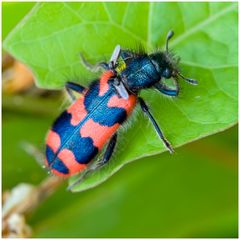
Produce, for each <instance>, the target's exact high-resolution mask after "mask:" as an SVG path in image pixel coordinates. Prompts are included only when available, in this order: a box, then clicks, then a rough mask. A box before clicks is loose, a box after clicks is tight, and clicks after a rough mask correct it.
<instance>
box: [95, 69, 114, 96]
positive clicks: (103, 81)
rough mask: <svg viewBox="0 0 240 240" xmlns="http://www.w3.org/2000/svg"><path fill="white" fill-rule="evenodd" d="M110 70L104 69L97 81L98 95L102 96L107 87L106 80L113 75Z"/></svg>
mask: <svg viewBox="0 0 240 240" xmlns="http://www.w3.org/2000/svg"><path fill="white" fill-rule="evenodd" d="M113 76H114V74H113V72H112V71H106V72H104V73H103V74H102V76H101V79H100V81H99V96H103V95H104V94H105V93H106V92H107V91H108V89H109V85H108V80H109V79H110V78H111V77H113Z"/></svg>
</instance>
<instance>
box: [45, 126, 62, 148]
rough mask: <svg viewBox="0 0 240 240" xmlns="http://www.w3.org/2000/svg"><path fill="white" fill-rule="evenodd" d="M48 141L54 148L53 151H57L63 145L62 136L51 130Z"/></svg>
mask: <svg viewBox="0 0 240 240" xmlns="http://www.w3.org/2000/svg"><path fill="white" fill-rule="evenodd" d="M46 143H47V145H48V146H49V147H50V148H51V149H52V150H53V152H56V151H57V150H58V148H59V147H60V145H61V139H60V136H59V135H58V133H56V132H54V131H53V130H50V131H49V133H48V136H47V140H46Z"/></svg>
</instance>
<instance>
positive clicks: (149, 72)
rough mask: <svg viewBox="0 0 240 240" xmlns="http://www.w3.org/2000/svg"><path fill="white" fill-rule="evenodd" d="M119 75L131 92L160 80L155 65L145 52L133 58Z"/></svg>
mask: <svg viewBox="0 0 240 240" xmlns="http://www.w3.org/2000/svg"><path fill="white" fill-rule="evenodd" d="M120 75H121V79H122V81H123V82H124V85H125V86H126V87H127V88H128V90H129V91H131V92H137V91H139V90H141V89H144V88H149V87H152V86H153V85H154V84H155V83H156V82H158V81H159V80H160V76H159V74H158V72H157V70H156V67H155V66H154V64H153V62H152V61H151V59H150V58H149V57H148V55H147V54H146V55H143V56H139V57H137V58H134V59H133V60H132V61H131V62H130V63H129V64H128V66H127V68H125V69H124V70H123V71H122V72H121V73H120Z"/></svg>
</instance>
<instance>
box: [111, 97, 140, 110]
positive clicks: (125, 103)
mask: <svg viewBox="0 0 240 240" xmlns="http://www.w3.org/2000/svg"><path fill="white" fill-rule="evenodd" d="M136 102H137V97H136V96H135V95H129V98H128V99H124V98H119V97H118V96H117V95H114V96H112V97H111V98H110V99H109V101H108V104H107V106H108V107H119V108H124V109H125V110H126V112H127V114H128V115H129V114H130V113H131V112H132V110H133V109H134V107H135V105H136Z"/></svg>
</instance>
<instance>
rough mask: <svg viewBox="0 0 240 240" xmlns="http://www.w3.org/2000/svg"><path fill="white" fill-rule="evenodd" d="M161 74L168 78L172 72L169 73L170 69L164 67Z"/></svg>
mask: <svg viewBox="0 0 240 240" xmlns="http://www.w3.org/2000/svg"><path fill="white" fill-rule="evenodd" d="M162 76H163V77H164V78H170V77H171V76H172V73H171V71H170V69H169V68H165V69H164V70H163V73H162Z"/></svg>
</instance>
